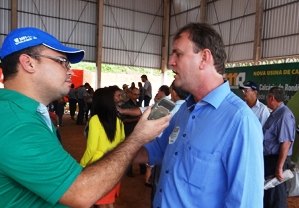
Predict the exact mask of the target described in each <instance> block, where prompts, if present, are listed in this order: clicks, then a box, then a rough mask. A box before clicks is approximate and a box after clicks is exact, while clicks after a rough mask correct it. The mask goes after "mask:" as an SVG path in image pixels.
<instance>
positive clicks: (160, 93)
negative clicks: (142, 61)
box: [145, 85, 170, 199]
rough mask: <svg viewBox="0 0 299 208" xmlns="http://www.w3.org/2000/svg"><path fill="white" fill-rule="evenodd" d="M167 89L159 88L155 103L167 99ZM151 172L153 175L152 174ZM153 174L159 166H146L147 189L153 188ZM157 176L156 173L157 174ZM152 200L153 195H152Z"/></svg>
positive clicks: (165, 87)
mask: <svg viewBox="0 0 299 208" xmlns="http://www.w3.org/2000/svg"><path fill="white" fill-rule="evenodd" d="M169 93H170V92H169V87H168V86H167V85H162V86H160V87H159V89H158V92H157V94H156V95H155V98H154V101H155V103H157V102H159V101H160V100H161V99H163V98H165V97H167V96H168V95H169ZM152 172H153V174H152ZM155 172H160V166H151V165H148V164H146V173H145V185H146V186H148V187H153V184H154V178H155V177H154V175H156V174H155ZM157 174H158V173H157ZM154 191H155V189H154V188H153V190H152V193H154ZM152 199H153V194H152Z"/></svg>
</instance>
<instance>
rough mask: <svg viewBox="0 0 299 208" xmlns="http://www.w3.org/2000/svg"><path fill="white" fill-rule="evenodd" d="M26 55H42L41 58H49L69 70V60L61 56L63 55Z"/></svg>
mask: <svg viewBox="0 0 299 208" xmlns="http://www.w3.org/2000/svg"><path fill="white" fill-rule="evenodd" d="M28 55H29V56H31V57H43V58H47V59H50V60H52V61H55V62H56V63H59V64H60V65H62V66H63V67H64V68H66V69H67V70H69V69H70V68H71V65H70V61H69V60H68V59H67V58H63V57H59V56H57V57H54V56H48V55H41V54H28Z"/></svg>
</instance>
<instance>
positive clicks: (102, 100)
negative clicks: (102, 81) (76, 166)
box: [80, 87, 125, 208]
mask: <svg viewBox="0 0 299 208" xmlns="http://www.w3.org/2000/svg"><path fill="white" fill-rule="evenodd" d="M92 106H93V107H92V108H93V114H92V115H91V118H90V120H89V125H88V126H89V130H88V138H87V145H86V150H85V152H84V154H83V156H82V158H81V161H80V164H81V165H82V166H83V167H86V166H87V165H90V164H92V163H93V162H95V161H97V160H98V159H99V158H102V157H103V156H104V155H105V154H107V153H108V152H110V151H111V150H112V149H114V148H115V147H116V146H117V145H119V144H120V143H121V142H122V141H123V140H124V138H125V131H124V124H123V123H122V121H121V120H120V119H119V118H118V116H117V111H116V106H115V103H114V92H113V91H112V89H111V88H109V87H108V88H100V89H97V90H96V91H95V93H94V96H93V101H92ZM119 192H120V183H118V184H117V185H116V186H115V187H114V188H113V189H112V190H111V191H110V192H108V193H107V194H106V195H105V196H104V197H102V198H101V199H99V200H98V201H97V202H96V203H95V206H96V207H101V208H108V207H109V208H113V207H114V206H113V204H114V203H115V200H116V198H117V197H118V196H119Z"/></svg>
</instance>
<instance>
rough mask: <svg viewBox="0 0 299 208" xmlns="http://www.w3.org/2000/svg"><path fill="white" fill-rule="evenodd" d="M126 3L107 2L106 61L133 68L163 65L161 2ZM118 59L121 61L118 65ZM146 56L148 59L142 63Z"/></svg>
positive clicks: (105, 12) (104, 56) (105, 26)
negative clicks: (161, 62) (150, 64)
mask: <svg viewBox="0 0 299 208" xmlns="http://www.w3.org/2000/svg"><path fill="white" fill-rule="evenodd" d="M125 3H126V4H124V1H117V0H114V1H112V0H110V1H109V0H106V1H105V4H104V10H105V11H104V34H103V48H104V51H105V52H104V53H103V62H104V63H114V64H123V65H126V64H127V65H132V66H145V65H148V63H153V64H154V63H158V62H160V56H161V42H162V21H163V17H162V16H161V14H162V13H163V5H162V4H161V3H162V2H161V1H156V0H155V1H152V2H150V3H149V1H143V0H140V1H137V0H136V1H135V0H128V1H125ZM149 4H151V5H149ZM142 5H143V7H142ZM147 5H149V6H147ZM153 5H155V7H153ZM116 57H117V58H118V59H119V60H120V61H119V63H118V62H117V60H118V59H116ZM143 57H146V59H149V60H142V58H143ZM157 57H159V58H157ZM153 59H154V60H153ZM128 63H129V64H128ZM155 66H156V65H155ZM152 67H153V66H152ZM158 68H159V67H158Z"/></svg>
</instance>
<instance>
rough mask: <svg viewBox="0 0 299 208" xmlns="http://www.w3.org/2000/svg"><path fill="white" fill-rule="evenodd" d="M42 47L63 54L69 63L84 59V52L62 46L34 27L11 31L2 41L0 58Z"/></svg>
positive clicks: (50, 36) (53, 38)
mask: <svg viewBox="0 0 299 208" xmlns="http://www.w3.org/2000/svg"><path fill="white" fill-rule="evenodd" d="M38 45H44V46H46V47H48V48H50V49H52V50H54V51H58V52H61V53H65V55H66V56H67V58H68V60H69V61H70V62H71V63H78V62H80V61H81V60H82V59H83V57H84V50H80V49H76V48H71V47H67V46H65V45H63V44H62V43H61V42H60V41H59V40H57V39H56V38H55V37H54V36H52V35H50V34H48V33H46V32H44V31H42V30H40V29H38V28H34V27H23V28H18V29H15V30H13V31H11V32H10V33H9V34H8V35H7V36H6V38H5V39H4V41H3V44H2V47H1V49H0V58H1V59H3V58H5V57H6V56H8V55H10V54H12V53H15V52H18V51H21V50H23V49H26V48H29V47H32V46H38Z"/></svg>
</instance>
